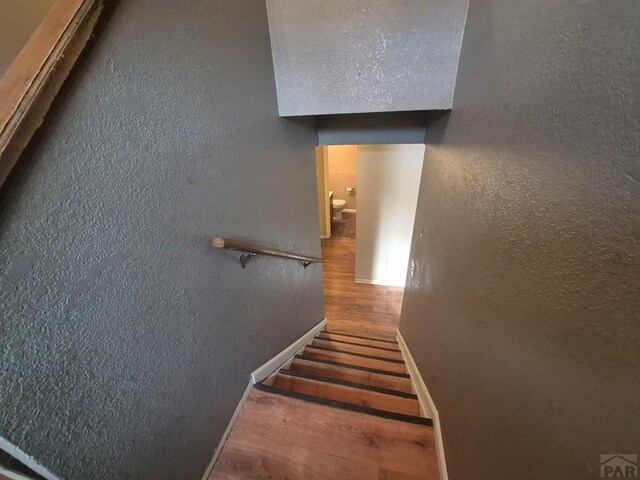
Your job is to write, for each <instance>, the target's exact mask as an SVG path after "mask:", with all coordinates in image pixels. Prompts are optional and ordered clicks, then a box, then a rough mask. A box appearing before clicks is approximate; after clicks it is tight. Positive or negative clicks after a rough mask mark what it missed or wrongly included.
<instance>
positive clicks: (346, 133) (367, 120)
mask: <svg viewBox="0 0 640 480" xmlns="http://www.w3.org/2000/svg"><path fill="white" fill-rule="evenodd" d="M443 113H444V112H442V111H435V112H433V111H432V112H383V113H356V114H349V115H321V116H318V117H316V126H317V128H318V143H319V144H320V145H374V144H378V145H380V144H405V143H420V144H424V137H425V135H426V133H427V124H428V123H429V122H430V121H433V119H434V118H437V117H438V116H440V115H442V114H443Z"/></svg>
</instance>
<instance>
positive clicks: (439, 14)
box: [267, 0, 469, 116]
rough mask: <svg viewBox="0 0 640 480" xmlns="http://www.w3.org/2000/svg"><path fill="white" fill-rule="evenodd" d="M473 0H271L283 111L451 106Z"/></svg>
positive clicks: (271, 26) (314, 112)
mask: <svg viewBox="0 0 640 480" xmlns="http://www.w3.org/2000/svg"><path fill="white" fill-rule="evenodd" d="M468 4H469V0H450V1H446V2H445V1H440V0H428V1H425V0H322V1H311V2H310V1H309V0H267V8H268V11H269V29H270V32H271V45H272V50H273V62H274V66H275V73H276V85H277V88H278V106H279V111H280V114H281V115H282V116H295V115H324V114H333V113H366V112H391V111H405V110H443V109H449V108H451V105H452V101H453V90H454V86H455V81H456V71H457V67H458V58H459V55H460V45H461V43H462V32H463V29H464V22H465V17H466V14H467V6H468Z"/></svg>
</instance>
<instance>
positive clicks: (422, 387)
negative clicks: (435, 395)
mask: <svg viewBox="0 0 640 480" xmlns="http://www.w3.org/2000/svg"><path fill="white" fill-rule="evenodd" d="M397 338H398V346H399V347H400V351H401V352H402V356H403V357H404V359H405V363H406V365H407V370H409V376H410V377H411V383H412V385H413V389H414V390H415V394H416V395H417V396H418V403H419V404H420V413H422V414H423V415H424V416H425V417H427V418H431V419H432V420H433V428H434V431H435V437H436V455H437V456H438V470H439V471H440V480H448V479H449V476H448V474H447V463H446V460H445V456H444V443H443V441H442V431H441V430H440V417H439V416H438V409H437V408H436V406H435V404H434V403H433V399H432V398H431V395H430V394H429V390H427V386H426V384H425V383H424V380H423V378H422V375H420V372H419V371H418V367H417V366H416V362H415V361H414V360H413V357H412V356H411V352H410V351H409V348H408V347H407V344H406V343H405V341H404V338H402V334H401V333H400V330H398V332H397Z"/></svg>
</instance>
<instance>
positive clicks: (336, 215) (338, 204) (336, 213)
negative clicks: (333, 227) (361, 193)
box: [331, 198, 347, 220]
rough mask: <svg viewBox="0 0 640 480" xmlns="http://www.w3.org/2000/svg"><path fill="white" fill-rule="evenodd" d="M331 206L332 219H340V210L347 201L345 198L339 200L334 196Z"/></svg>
mask: <svg viewBox="0 0 640 480" xmlns="http://www.w3.org/2000/svg"><path fill="white" fill-rule="evenodd" d="M331 206H332V207H333V219H334V220H342V210H344V207H346V206H347V202H346V201H345V200H340V199H339V198H334V199H333V201H332V202H331Z"/></svg>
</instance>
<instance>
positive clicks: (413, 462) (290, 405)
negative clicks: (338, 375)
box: [209, 389, 438, 480]
mask: <svg viewBox="0 0 640 480" xmlns="http://www.w3.org/2000/svg"><path fill="white" fill-rule="evenodd" d="M255 478H290V479H302V478H313V479H316V480H329V479H336V478H349V479H353V480H365V479H366V480H369V479H372V478H406V479H425V480H436V479H438V465H437V458H436V453H435V438H434V432H433V428H432V427H429V426H426V425H419V424H412V423H407V422H398V421H395V420H391V419H387V418H381V417H376V416H373V415H365V414H361V413H358V412H352V411H347V410H341V409H338V408H332V407H328V406H324V405H320V404H314V403H309V402H304V401H301V400H298V399H296V398H290V397H285V396H282V395H277V394H272V393H268V392H264V391H259V390H257V389H253V390H252V391H251V392H250V393H249V396H248V398H247V401H246V402H245V404H244V406H243V408H242V411H241V413H240V415H239V416H238V419H237V421H236V422H235V424H234V426H233V429H232V430H231V434H230V435H229V438H228V440H227V442H226V443H225V446H224V449H223V451H222V452H221V454H220V457H219V459H218V461H217V462H216V465H215V467H214V469H213V470H212V472H211V474H210V475H209V480H214V479H215V480H219V479H240V480H243V479H255Z"/></svg>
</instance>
